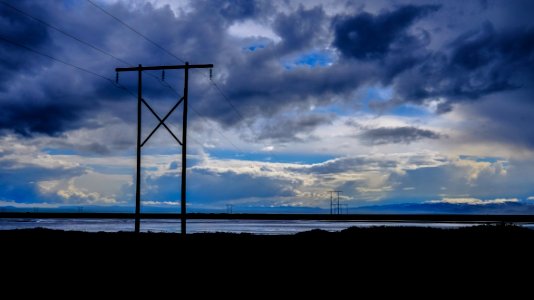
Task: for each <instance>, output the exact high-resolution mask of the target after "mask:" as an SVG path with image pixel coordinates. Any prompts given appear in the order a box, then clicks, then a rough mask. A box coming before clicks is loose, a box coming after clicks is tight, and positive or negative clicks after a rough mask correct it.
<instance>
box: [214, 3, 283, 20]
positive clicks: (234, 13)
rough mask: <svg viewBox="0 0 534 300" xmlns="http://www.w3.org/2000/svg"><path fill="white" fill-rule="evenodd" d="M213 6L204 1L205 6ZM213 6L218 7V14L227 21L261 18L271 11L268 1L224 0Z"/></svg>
mask: <svg viewBox="0 0 534 300" xmlns="http://www.w3.org/2000/svg"><path fill="white" fill-rule="evenodd" d="M213 4H214V3H213V1H206V5H207V6H213ZM215 4H216V5H217V6H219V7H220V14H221V15H222V16H223V17H224V18H226V19H228V20H244V19H249V18H257V17H259V18H263V17H264V16H265V15H266V14H268V13H270V12H272V11H273V8H272V4H271V2H270V1H249V0H225V1H218V2H217V3H215Z"/></svg>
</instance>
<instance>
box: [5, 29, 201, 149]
mask: <svg viewBox="0 0 534 300" xmlns="http://www.w3.org/2000/svg"><path fill="white" fill-rule="evenodd" d="M0 40H2V41H4V42H7V43H9V44H12V45H14V46H17V47H19V48H22V49H25V50H27V51H29V52H32V53H34V54H37V55H40V56H43V57H46V58H48V59H51V60H53V61H56V62H59V63H61V64H64V65H66V66H69V67H72V68H74V69H77V70H78V71H82V72H85V73H88V74H91V75H93V76H96V77H99V78H101V79H103V80H106V81H107V82H109V83H110V84H111V85H113V86H114V87H116V88H118V89H121V90H123V91H125V92H126V93H128V94H130V95H131V96H133V97H135V98H137V96H136V95H135V94H134V93H133V92H132V91H130V90H129V89H128V88H126V87H125V86H123V85H121V84H118V83H116V82H115V81H114V80H113V79H111V78H108V77H106V76H103V75H100V74H98V73H95V72H93V71H91V70H87V69H85V68H82V67H80V66H77V65H74V64H71V63H69V62H66V61H64V60H61V59H59V58H56V57H53V56H51V55H48V54H46V53H43V52H40V51H38V50H35V49H32V48H30V47H27V46H25V45H22V44H19V43H17V42H13V41H11V40H9V39H6V38H5V37H3V36H1V35H0ZM189 137H190V138H191V139H192V140H193V141H194V142H195V143H196V144H198V145H199V146H200V147H203V144H202V143H201V142H199V141H198V140H197V139H196V138H194V137H191V134H190V136H189Z"/></svg>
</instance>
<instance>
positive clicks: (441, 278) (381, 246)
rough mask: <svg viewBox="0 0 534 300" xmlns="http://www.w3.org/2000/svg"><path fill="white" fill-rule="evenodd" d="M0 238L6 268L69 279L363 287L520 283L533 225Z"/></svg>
mask: <svg viewBox="0 0 534 300" xmlns="http://www.w3.org/2000/svg"><path fill="white" fill-rule="evenodd" d="M0 245H1V250H0V251H1V252H0V255H1V256H0V257H1V259H2V271H3V272H2V274H3V276H7V277H8V278H10V279H11V280H12V279H13V278H15V279H17V278H20V279H24V280H27V279H28V278H34V279H35V276H37V278H40V279H45V280H46V279H50V278H47V276H48V275H46V274H52V273H54V272H58V273H60V274H61V275H60V276H61V277H60V278H62V279H63V280H64V279H67V280H73V279H75V278H79V277H80V276H83V277H84V278H85V277H86V276H88V275H87V274H93V273H94V274H96V275H94V276H93V275H91V276H90V278H91V279H92V280H97V281H98V282H101V284H111V283H113V282H116V281H117V280H123V279H128V280H127V281H129V282H130V285H129V288H132V284H133V286H134V287H135V286H136V284H140V285H142V284H147V282H152V281H154V280H156V278H159V279H164V280H165V281H168V280H170V281H172V282H174V284H182V286H183V285H184V284H186V283H191V284H195V283H196V284H199V283H202V284H203V285H202V286H206V287H207V286H211V285H213V284H215V285H217V286H219V287H221V286H222V288H223V290H224V289H225V288H231V289H233V288H235V287H236V286H240V285H243V284H245V285H246V286H251V285H252V286H257V288H258V289H265V288H267V287H268V286H271V285H273V286H277V287H280V286H284V285H285V284H288V285H289V284H294V283H295V281H297V282H300V280H303V279H304V281H305V282H306V286H307V287H306V289H307V290H309V289H310V288H312V289H314V288H317V289H327V290H330V288H332V289H333V290H334V291H339V289H342V290H345V289H346V288H350V287H351V286H352V285H354V286H355V287H356V286H357V287H359V288H363V287H365V286H366V283H365V282H369V281H371V282H374V283H375V284H376V283H384V284H385V283H387V285H389V284H391V283H392V282H409V283H408V284H412V285H413V286H414V288H415V287H417V289H419V288H422V287H423V286H425V285H426V284H428V283H431V282H434V283H439V286H440V287H441V288H443V286H448V285H452V286H456V287H457V286H458V285H460V284H466V285H467V286H470V287H472V285H473V284H475V283H476V284H479V283H477V282H479V281H482V282H483V285H482V286H480V287H481V288H482V287H483V288H484V289H487V288H490V287H491V288H496V287H498V286H499V285H502V284H503V283H504V282H507V283H510V282H513V283H514V284H515V283H517V284H518V287H521V286H523V287H525V285H521V284H519V283H520V282H523V281H528V282H532V281H531V273H532V270H533V269H532V268H533V267H534V264H533V262H534V230H529V229H524V228H521V227H516V226H510V225H493V226H478V227H471V228H461V229H447V230H445V229H432V228H406V227H375V228H350V229H347V230H344V231H341V232H334V233H329V232H324V231H319V230H316V231H310V232H304V233H300V234H297V235H292V236H259V235H249V234H227V233H210V234H192V235H188V236H187V238H186V239H183V238H182V237H181V236H180V235H178V234H167V233H142V234H138V235H136V234H134V233H129V232H119V233H87V232H65V231H53V230H45V229H33V230H13V231H0ZM525 272H526V274H527V275H523V274H525ZM6 274H7V275H6ZM162 274H170V275H162ZM51 278H55V277H51ZM159 279H158V280H159ZM171 279H172V280H171ZM58 280H59V279H58ZM4 282H5V281H4ZM494 282H495V284H497V285H494V284H493V283H494ZM208 283H209V284H208ZM442 284H443V285H442ZM530 285H531V284H528V286H530ZM403 286H404V285H403ZM202 290H203V289H200V290H197V291H199V292H200V291H202ZM207 290H209V288H207ZM446 290H447V289H445V290H444V292H446ZM516 290H517V289H516ZM387 291H388V289H387V288H385V289H384V290H377V291H376V292H387ZM390 292H391V291H390Z"/></svg>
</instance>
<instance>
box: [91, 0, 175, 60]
mask: <svg viewBox="0 0 534 300" xmlns="http://www.w3.org/2000/svg"><path fill="white" fill-rule="evenodd" d="M87 2H89V3H90V4H92V5H93V6H94V7H96V8H98V9H99V10H100V11H102V12H103V13H105V14H106V15H108V16H110V17H112V18H113V19H115V20H116V21H117V22H119V23H121V24H122V25H124V26H125V27H126V28H128V29H130V30H131V31H133V32H135V33H137V34H138V35H139V36H141V37H143V38H144V39H145V40H147V41H148V42H150V43H151V44H152V45H154V46H156V47H157V48H159V49H160V50H162V51H163V52H165V53H167V54H168V55H170V56H172V57H174V58H176V59H177V60H179V61H180V62H182V63H185V60H183V59H181V58H179V57H178V56H176V55H174V54H173V53H171V52H170V51H168V50H167V49H165V48H163V47H162V46H160V45H159V44H158V43H156V42H154V41H153V40H151V39H150V38H148V37H147V36H145V35H144V34H142V33H141V32H139V31H137V30H135V28H133V27H132V26H130V25H128V24H126V23H125V22H124V21H122V20H121V19H119V18H117V17H115V16H114V15H113V14H111V13H110V12H108V11H107V10H105V9H104V8H102V7H101V6H99V5H98V4H96V3H94V2H93V1H91V0H87Z"/></svg>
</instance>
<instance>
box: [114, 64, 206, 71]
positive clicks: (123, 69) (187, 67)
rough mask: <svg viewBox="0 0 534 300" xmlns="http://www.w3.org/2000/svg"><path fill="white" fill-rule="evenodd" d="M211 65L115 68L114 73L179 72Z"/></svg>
mask: <svg viewBox="0 0 534 300" xmlns="http://www.w3.org/2000/svg"><path fill="white" fill-rule="evenodd" d="M211 68H213V64H202V65H177V66H150V67H142V66H141V67H128V68H115V72H129V71H158V70H179V69H211Z"/></svg>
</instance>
